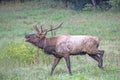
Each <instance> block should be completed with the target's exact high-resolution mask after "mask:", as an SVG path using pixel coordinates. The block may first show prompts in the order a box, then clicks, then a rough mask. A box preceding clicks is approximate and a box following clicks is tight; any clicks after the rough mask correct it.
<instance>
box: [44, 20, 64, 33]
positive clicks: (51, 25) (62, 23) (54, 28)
mask: <svg viewBox="0 0 120 80" xmlns="http://www.w3.org/2000/svg"><path fill="white" fill-rule="evenodd" d="M62 24H63V22H62V23H60V24H59V26H57V27H55V28H53V27H52V25H51V27H52V28H51V29H50V30H47V31H46V32H49V31H52V30H55V29H58V28H60V27H61V26H62Z"/></svg>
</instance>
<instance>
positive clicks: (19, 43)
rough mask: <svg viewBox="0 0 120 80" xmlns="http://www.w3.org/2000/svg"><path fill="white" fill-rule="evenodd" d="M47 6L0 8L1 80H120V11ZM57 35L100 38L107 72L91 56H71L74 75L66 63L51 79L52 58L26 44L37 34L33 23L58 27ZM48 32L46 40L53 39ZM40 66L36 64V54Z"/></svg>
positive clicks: (2, 6) (62, 61)
mask: <svg viewBox="0 0 120 80" xmlns="http://www.w3.org/2000/svg"><path fill="white" fill-rule="evenodd" d="M46 5H47V4H44V5H43V4H42V5H40V3H22V4H21V3H19V4H8V5H0V80H119V79H120V76H119V75H120V12H119V11H117V12H113V11H107V12H103V11H78V12H76V11H73V10H70V9H67V8H63V7H54V8H51V7H50V6H48V7H46ZM61 22H64V24H63V26H62V28H61V29H59V30H56V31H55V32H56V34H63V33H68V34H71V35H93V36H97V37H99V38H100V39H101V44H100V47H99V49H102V50H105V55H104V58H103V60H104V70H101V69H99V68H98V67H97V62H96V61H94V60H93V59H91V58H90V57H89V56H88V55H85V56H71V66H72V72H73V75H72V76H70V75H69V74H68V71H67V68H66V65H65V62H64V60H61V62H60V63H59V65H58V66H57V67H56V69H55V72H54V75H53V76H50V75H49V74H50V70H51V66H52V56H49V55H45V54H44V53H42V52H41V50H38V49H37V48H36V47H34V46H32V45H30V44H28V43H26V42H25V41H24V35H25V34H27V33H34V30H33V28H32V26H33V24H37V25H41V24H44V28H47V29H49V28H50V26H49V25H50V24H54V25H58V24H59V23H61ZM50 36H51V33H48V35H47V37H50ZM37 52H38V53H39V57H38V60H39V64H37V65H35V64H33V63H34V59H35V58H34V56H35V53H37Z"/></svg>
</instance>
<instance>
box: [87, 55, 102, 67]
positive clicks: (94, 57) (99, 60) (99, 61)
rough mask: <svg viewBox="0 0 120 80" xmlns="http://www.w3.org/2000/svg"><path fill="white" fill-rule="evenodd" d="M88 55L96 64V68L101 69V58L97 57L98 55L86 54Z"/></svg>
mask: <svg viewBox="0 0 120 80" xmlns="http://www.w3.org/2000/svg"><path fill="white" fill-rule="evenodd" d="M88 55H89V56H90V57H92V58H93V59H94V60H96V61H97V62H98V67H99V68H101V69H102V68H103V60H102V57H99V56H98V54H88Z"/></svg>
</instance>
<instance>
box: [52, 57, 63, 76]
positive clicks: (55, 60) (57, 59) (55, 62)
mask: <svg viewBox="0 0 120 80" xmlns="http://www.w3.org/2000/svg"><path fill="white" fill-rule="evenodd" d="M60 59H61V58H57V57H55V58H54V62H53V65H52V69H51V73H50V75H52V74H53V71H54V69H55V67H56V66H57V64H58V63H59V61H60Z"/></svg>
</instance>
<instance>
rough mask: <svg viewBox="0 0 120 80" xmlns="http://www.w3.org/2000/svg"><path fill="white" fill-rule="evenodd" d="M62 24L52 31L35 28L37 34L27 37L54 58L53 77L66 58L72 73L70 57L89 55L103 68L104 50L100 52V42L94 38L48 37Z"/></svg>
mask: <svg viewBox="0 0 120 80" xmlns="http://www.w3.org/2000/svg"><path fill="white" fill-rule="evenodd" d="M62 24H63V23H61V24H60V25H59V26H57V27H52V28H51V29H49V30H47V29H45V30H44V29H43V28H42V26H41V30H39V29H38V27H37V26H33V27H34V29H35V30H36V32H37V33H35V34H28V35H25V38H26V41H27V42H29V43H31V44H33V45H35V46H37V47H38V48H40V49H42V50H43V52H44V53H46V54H49V55H53V56H54V63H53V65H52V69H51V73H50V74H51V75H52V74H53V71H54V69H55V67H56V65H57V64H58V63H59V61H60V60H61V58H64V59H65V61H66V64H67V68H68V71H69V74H72V72H71V66H70V55H85V54H88V55H89V56H90V57H92V58H93V59H94V60H96V61H97V62H98V67H99V68H103V59H102V57H103V54H104V50H98V46H99V43H100V40H99V39H98V38H97V37H94V36H88V35H74V36H73V35H69V34H61V35H56V36H53V37H50V38H47V37H46V34H47V33H48V32H50V31H52V30H56V29H58V28H60V27H61V26H62Z"/></svg>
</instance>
